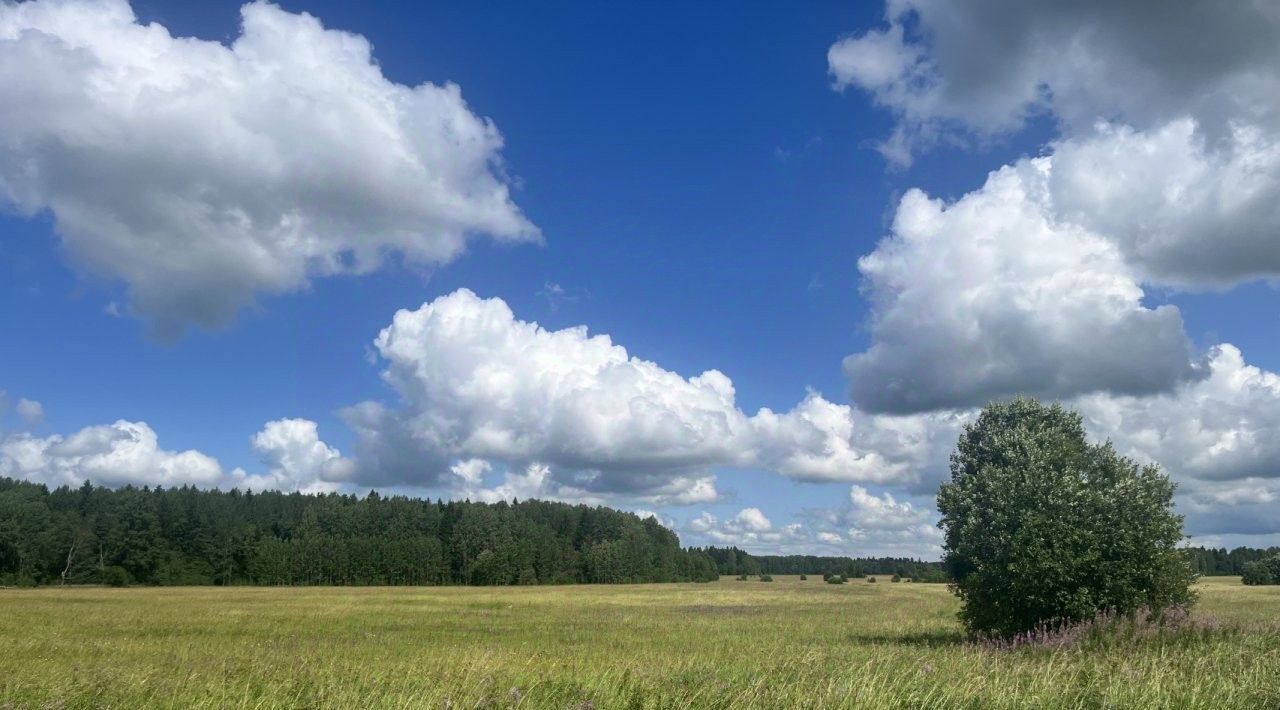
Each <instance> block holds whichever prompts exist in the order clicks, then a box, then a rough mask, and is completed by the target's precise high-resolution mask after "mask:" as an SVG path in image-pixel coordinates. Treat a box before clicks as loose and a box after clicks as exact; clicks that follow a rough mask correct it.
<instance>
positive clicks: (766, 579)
mask: <svg viewBox="0 0 1280 710" xmlns="http://www.w3.org/2000/svg"><path fill="white" fill-rule="evenodd" d="M760 581H761V582H772V581H773V575H769V574H762V575H760Z"/></svg>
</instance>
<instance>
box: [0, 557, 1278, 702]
mask: <svg viewBox="0 0 1280 710" xmlns="http://www.w3.org/2000/svg"><path fill="white" fill-rule="evenodd" d="M1200 589H1201V592H1202V595H1203V596H1202V601H1201V603H1200V605H1199V606H1198V608H1197V611H1196V615H1197V616H1199V617H1201V618H1209V617H1212V618H1215V619H1217V620H1218V621H1219V622H1220V624H1219V627H1220V628H1217V629H1214V630H1204V631H1197V632H1191V633H1183V634H1179V635H1175V636H1172V637H1169V638H1163V639H1148V640H1144V641H1127V642H1119V643H1115V644H1107V645H1098V644H1087V645H1085V646H1083V647H1076V648H1072V649H1069V650H1057V651H1050V650H1046V649H1038V648H1029V649H1021V650H1017V651H991V650H984V649H982V648H978V647H975V646H972V645H969V644H966V643H965V642H964V639H963V637H962V636H961V634H960V630H959V628H958V626H957V624H956V622H955V619H954V614H955V610H956V603H955V601H954V600H953V598H952V597H951V595H950V594H949V593H948V591H947V589H946V588H945V587H944V586H942V585H924V584H890V583H888V581H887V580H883V579H882V580H881V581H880V582H879V583H877V584H868V583H866V582H862V581H860V580H854V581H851V582H850V583H849V584H848V585H844V586H836V585H828V584H823V583H822V582H821V581H820V580H816V579H810V580H809V581H807V582H801V581H799V580H798V579H796V578H779V579H778V580H777V581H775V582H773V583H771V584H770V583H763V582H757V581H750V582H739V581H736V580H730V579H724V580H722V581H720V582H718V583H713V584H703V585H695V584H684V585H639V586H579V587H509V588H458V587H451V588H289V589H275V588H270V589H268V588H256V589H255V588H169V589H154V588H153V589H90V588H83V589H42V590H0V648H2V649H3V652H2V653H0V707H2V708H19V707H31V708H39V707H51V708H79V707H107V706H110V707H123V708H134V707H184V708H185V707H244V708H274V707H397V708H419V707H427V708H439V707H451V708H473V707H493V708H502V707H529V708H534V707H537V708H543V707H546V708H615V707H616V708H659V707H661V708H666V707H695V708H740V707H756V708H779V707H851V708H852V707H911V708H915V707H974V708H999V707H1008V708H1014V707H1017V708H1023V707H1054V708H1057V707H1088V708H1093V707H1132V708H1157V707H1168V708H1232V707H1241V708H1243V707H1249V708H1258V707H1264V708H1267V707H1269V708H1274V707H1280V625H1278V624H1280V621H1278V620H1280V587H1244V586H1241V585H1240V584H1239V581H1238V580H1237V579H1225V578H1218V579H1208V580H1205V581H1203V582H1202V583H1201V584H1200Z"/></svg>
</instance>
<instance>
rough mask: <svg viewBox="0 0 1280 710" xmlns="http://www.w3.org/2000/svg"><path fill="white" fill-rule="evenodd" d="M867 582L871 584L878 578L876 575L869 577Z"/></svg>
mask: <svg viewBox="0 0 1280 710" xmlns="http://www.w3.org/2000/svg"><path fill="white" fill-rule="evenodd" d="M867 582H869V583H870V584H875V583H876V578H875V577H867Z"/></svg>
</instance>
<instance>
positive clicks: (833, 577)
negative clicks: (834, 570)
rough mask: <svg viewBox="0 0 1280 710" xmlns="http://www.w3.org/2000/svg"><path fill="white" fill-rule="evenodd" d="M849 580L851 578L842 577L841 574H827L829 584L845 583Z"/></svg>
mask: <svg viewBox="0 0 1280 710" xmlns="http://www.w3.org/2000/svg"><path fill="white" fill-rule="evenodd" d="M847 581H849V580H847V579H842V578H841V577H840V576H839V575H835V574H829V575H827V584H844V583H845V582H847Z"/></svg>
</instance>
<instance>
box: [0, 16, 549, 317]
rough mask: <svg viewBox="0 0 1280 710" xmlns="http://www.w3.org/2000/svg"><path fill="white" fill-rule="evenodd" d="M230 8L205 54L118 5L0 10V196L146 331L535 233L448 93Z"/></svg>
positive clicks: (359, 47) (290, 23)
mask: <svg viewBox="0 0 1280 710" xmlns="http://www.w3.org/2000/svg"><path fill="white" fill-rule="evenodd" d="M241 14H242V20H243V25H242V31H241V34H240V36H239V37H237V38H236V39H235V40H234V42H232V43H231V44H230V45H223V44H219V43H217V42H210V41H203V40H199V39H194V38H188V37H173V36H171V35H170V34H169V32H168V31H167V30H166V29H165V28H164V27H163V26H160V25H158V24H149V25H142V24H139V23H138V22H137V20H136V18H135V17H134V15H133V13H132V10H131V9H130V7H129V5H128V4H127V2H125V0H61V1H59V0H35V1H33V2H25V3H4V4H0V199H6V200H7V201H9V202H10V203H12V204H13V205H14V206H16V207H17V208H18V209H19V210H21V211H23V212H26V213H33V214H34V213H36V212H39V211H43V210H48V211H49V212H51V213H52V215H53V217H54V219H55V221H56V225H57V230H58V232H59V234H60V235H61V237H62V242H63V246H64V248H65V250H66V252H67V254H68V256H69V257H70V258H71V260H72V261H73V262H74V263H75V264H76V265H78V266H79V267H81V268H83V269H84V270H86V271H87V272H89V273H92V274H94V275H97V276H101V277H105V278H107V279H109V280H119V281H121V282H123V283H125V284H126V285H127V287H128V289H129V293H130V298H131V302H132V305H133V308H134V309H135V310H136V311H137V312H139V313H140V314H142V315H143V316H145V317H147V318H149V319H150V320H151V321H152V323H153V324H154V325H155V326H156V327H157V328H158V329H160V331H162V332H174V331H176V330H178V329H180V328H181V327H182V326H184V325H186V324H188V323H195V324H199V325H218V324H225V323H227V322H228V321H230V320H231V319H232V318H233V317H234V315H235V314H236V312H237V311H238V310H240V309H241V308H243V307H245V306H247V305H250V304H252V303H253V301H254V299H255V295H256V294H259V293H279V292H285V291H291V290H296V289H299V288H302V287H305V285H306V284H307V283H308V280H309V279H310V278H312V277H316V276H325V275H331V274H339V273H357V274H359V273H367V272H370V271H373V270H375V269H378V268H379V267H380V266H381V265H382V264H383V263H384V262H385V261H386V260H387V258H388V257H389V256H391V255H398V256H400V257H402V258H403V259H405V260H407V261H409V262H413V263H417V264H428V265H429V264H439V263H443V262H447V261H449V260H451V259H453V258H454V257H456V256H457V255H458V254H459V253H460V252H462V251H463V250H464V248H465V247H466V244H467V241H468V239H469V238H470V236H471V235H473V234H486V235H489V236H490V237H492V238H494V239H497V240H502V241H522V240H537V239H538V238H539V235H538V232H537V230H536V228H534V227H533V226H532V225H531V224H530V223H529V222H528V221H527V220H526V219H525V218H524V217H523V216H522V214H521V213H520V211H519V210H518V209H517V208H516V206H515V205H514V204H513V203H512V201H511V198H510V195H509V190H508V186H507V184H506V181H505V180H504V178H503V177H502V172H501V168H500V165H499V162H500V160H499V151H500V149H501V147H502V138H501V136H500V135H499V133H498V131H497V130H496V129H495V128H494V126H493V124H492V123H490V122H489V121H487V120H485V119H482V118H479V117H477V116H476V115H475V114H473V113H472V112H471V111H470V109H469V108H468V107H467V105H466V104H465V102H464V101H463V100H462V97H461V93H460V91H459V89H458V87H457V86H455V85H453V84H444V85H435V84H430V83H424V84H420V85H417V86H405V85H402V84H397V83H394V82H392V81H390V80H388V79H387V78H386V77H384V76H383V75H382V72H381V70H380V68H379V67H378V65H377V64H376V63H375V62H374V60H373V59H372V55H371V49H370V45H369V43H368V42H367V41H366V40H365V39H364V38H363V37H360V36H359V35H353V34H348V33H345V32H340V31H335V30H329V29H325V28H324V27H323V26H322V25H321V24H320V22H319V21H318V20H317V19H316V18H314V17H311V16H310V15H306V14H291V13H289V12H285V11H283V10H281V9H280V8H278V7H276V6H275V5H271V4H268V3H262V2H259V3H252V4H249V5H246V6H244V8H242V10H241Z"/></svg>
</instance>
